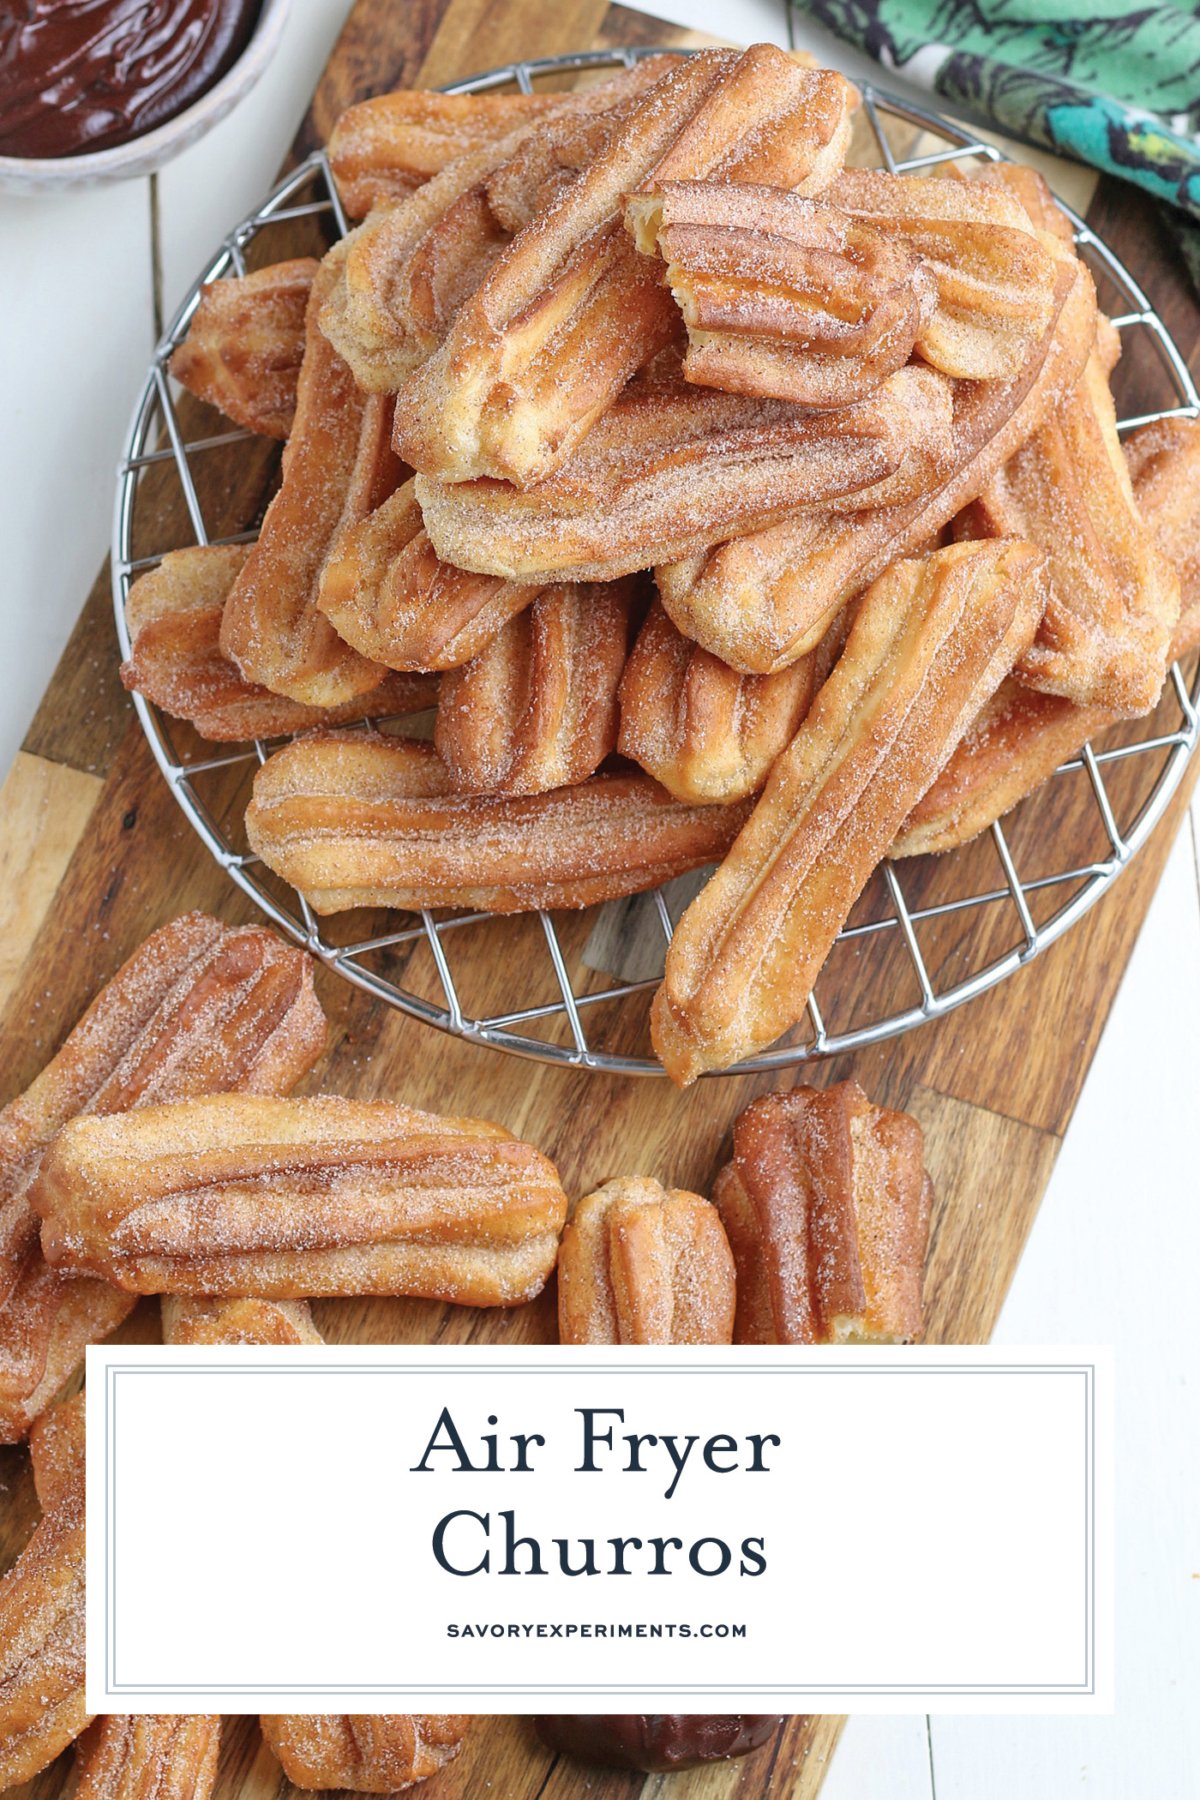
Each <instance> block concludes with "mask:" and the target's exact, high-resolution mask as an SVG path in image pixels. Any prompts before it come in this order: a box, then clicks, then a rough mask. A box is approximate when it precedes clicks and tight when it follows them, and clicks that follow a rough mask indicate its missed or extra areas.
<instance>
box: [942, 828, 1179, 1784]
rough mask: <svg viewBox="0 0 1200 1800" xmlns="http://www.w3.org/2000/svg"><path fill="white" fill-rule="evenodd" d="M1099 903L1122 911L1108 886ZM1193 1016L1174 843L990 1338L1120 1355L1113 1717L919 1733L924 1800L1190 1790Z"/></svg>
mask: <svg viewBox="0 0 1200 1800" xmlns="http://www.w3.org/2000/svg"><path fill="white" fill-rule="evenodd" d="M1108 904H1110V905H1119V904H1120V898H1119V889H1118V892H1117V894H1115V895H1114V896H1113V898H1112V899H1111V900H1110V901H1109V902H1108ZM1056 954H1060V955H1061V954H1064V951H1063V950H1060V951H1058V952H1057V953H1056ZM1198 1020H1200V901H1198V898H1197V890H1196V869H1195V855H1194V846H1193V842H1192V840H1191V836H1190V833H1189V831H1188V830H1187V828H1186V827H1185V828H1184V830H1182V831H1181V832H1180V834H1179V837H1178V839H1177V840H1176V843H1175V846H1174V849H1173V851H1172V854H1171V857H1170V860H1169V862H1168V865H1167V869H1166V872H1165V874H1164V876H1163V880H1162V883H1161V885H1160V887H1159V890H1158V893H1157V895H1156V896H1155V899H1154V902H1153V905H1152V906H1151V909H1150V913H1149V916H1148V918H1147V921H1146V925H1145V928H1144V929H1143V931H1142V935H1141V938H1140V940H1139V942H1138V945H1137V948H1136V950H1135V952H1134V955H1133V959H1132V961H1131V963H1130V965H1129V969H1128V971H1127V973H1126V976H1125V980H1124V982H1123V983H1122V986H1121V989H1120V992H1119V994H1118V996H1117V1000H1116V1003H1115V1006H1114V1008H1113V1013H1112V1017H1111V1019H1110V1021H1109V1025H1108V1029H1107V1030H1106V1032H1105V1034H1104V1037H1103V1039H1102V1041H1101V1043H1100V1047H1099V1050H1098V1051H1097V1054H1096V1058H1095V1061H1094V1063H1093V1065H1092V1069H1091V1073H1090V1075H1089V1077H1088V1081H1087V1084H1086V1086H1085V1088H1084V1091H1083V1095H1082V1098H1081V1100H1080V1103H1079V1107H1078V1110H1077V1113H1076V1116H1075V1119H1074V1121H1073V1122H1072V1125H1071V1128H1070V1131H1069V1133H1068V1136H1067V1139H1066V1143H1065V1146H1064V1148H1063V1152H1062V1155H1061V1157H1060V1159H1059V1162H1058V1166H1057V1168H1056V1169H1055V1172H1054V1176H1053V1178H1052V1180H1051V1183H1050V1188H1049V1191H1048V1193H1047V1196H1046V1199H1045V1201H1044V1203H1043V1205H1042V1208H1041V1211H1040V1213H1039V1215H1038V1219H1037V1223H1036V1225H1035V1227H1034V1230H1033V1233H1032V1236H1031V1238H1030V1242H1029V1245H1028V1248H1027V1249H1026V1252H1025V1256H1024V1258H1023V1260H1022V1262H1021V1265H1020V1268H1019V1269H1018V1271H1017V1277H1016V1280H1015V1282H1014V1284H1013V1288H1012V1291H1011V1293H1010V1295H1009V1299H1008V1302H1007V1304H1006V1305H1005V1308H1004V1311H1003V1314H1002V1315H1001V1319H1000V1324H999V1328H998V1330H997V1332H996V1339H997V1341H998V1342H1008V1343H1026V1344H1028V1343H1047V1344H1053V1343H1088V1342H1098V1343H1112V1344H1114V1345H1115V1347H1116V1357H1117V1431H1118V1440H1117V1711H1116V1714H1115V1716H1113V1717H1111V1718H1095V1719H1086V1718H1076V1719H1072V1718H1059V1719H1055V1718H1014V1719H988V1720H984V1719H977V1718H975V1719H973V1718H945V1717H939V1718H935V1719H934V1720H933V1751H934V1756H933V1766H934V1778H935V1783H936V1794H937V1800H1013V1796H1015V1795H1020V1796H1021V1800H1067V1797H1068V1796H1070V1795H1072V1794H1079V1795H1081V1796H1086V1797H1087V1800H1190V1796H1193V1795H1194V1794H1195V1793H1196V1792H1197V1783H1198V1782H1200V1708H1198V1707H1197V1705H1196V1694H1197V1692H1198V1691H1200V1532H1198V1530H1197V1518H1196V1494H1197V1492H1200V1438H1198V1435H1197V1432H1196V1392H1197V1385H1198V1383H1200V1353H1198V1350H1197V1333H1196V1323H1195V1305H1194V1288H1195V1272H1196V1269H1197V1268H1198V1267H1200V1208H1197V1205H1196V1173H1195V1171H1196V1121H1197V1117H1198V1116H1200V1108H1198V1106H1197V1100H1198V1099H1200V1027H1198V1025H1197V1021H1198ZM1031 1629H1036V1624H1035V1622H1031Z"/></svg>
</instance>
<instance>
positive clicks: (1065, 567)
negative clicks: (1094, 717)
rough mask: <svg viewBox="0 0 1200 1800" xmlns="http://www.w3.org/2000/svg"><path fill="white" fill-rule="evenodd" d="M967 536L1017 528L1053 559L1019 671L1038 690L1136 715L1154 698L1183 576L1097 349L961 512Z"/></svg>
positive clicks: (960, 529) (1005, 533) (958, 524)
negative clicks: (1139, 484) (1121, 435)
mask: <svg viewBox="0 0 1200 1800" xmlns="http://www.w3.org/2000/svg"><path fill="white" fill-rule="evenodd" d="M955 533H956V535H959V536H961V537H964V538H984V537H1013V536H1019V537H1024V538H1027V539H1028V540H1030V541H1031V542H1033V543H1036V544H1038V545H1040V546H1041V547H1042V548H1043V549H1044V550H1045V551H1046V553H1047V555H1048V556H1049V558H1050V597H1049V600H1048V602H1047V606H1046V612H1045V615H1044V616H1043V619H1042V623H1041V625H1040V627H1039V629H1038V634H1037V637H1036V638H1035V640H1034V642H1033V644H1032V645H1031V646H1030V648H1029V650H1028V651H1027V652H1026V654H1025V655H1024V656H1023V657H1022V658H1021V662H1020V665H1019V668H1018V676H1019V678H1020V680H1021V681H1023V682H1024V683H1025V685H1026V686H1028V687H1032V688H1036V689H1037V690H1038V691H1039V692H1041V693H1046V694H1056V695H1060V696H1062V697H1063V698H1065V699H1068V700H1072V701H1074V702H1075V703H1076V704H1077V705H1080V706H1100V707H1103V708H1104V709H1105V710H1107V711H1110V712H1113V713H1116V714H1123V715H1125V716H1127V717H1128V716H1136V715H1137V714H1139V713H1143V712H1146V711H1148V710H1149V708H1150V707H1152V706H1153V705H1154V703H1155V701H1156V700H1157V698H1158V694H1159V690H1160V689H1161V687H1162V684H1163V678H1164V676H1165V674H1166V670H1167V659H1168V651H1169V646H1170V639H1171V632H1172V630H1173V628H1174V625H1175V622H1176V620H1177V618H1178V616H1179V581H1178V577H1177V576H1176V575H1175V572H1174V570H1173V569H1172V568H1171V567H1170V565H1169V564H1168V563H1167V562H1166V560H1165V559H1164V558H1163V557H1162V556H1161V555H1160V554H1159V552H1158V551H1157V549H1156V548H1155V545H1154V541H1153V537H1152V535H1151V533H1150V531H1149V529H1148V527H1147V526H1146V524H1145V523H1144V521H1143V519H1142V517H1141V514H1140V513H1139V511H1138V508H1137V506H1136V505H1135V503H1134V498H1133V490H1132V487H1131V484H1130V479H1129V471H1128V469H1127V467H1126V464H1125V459H1124V457H1123V456H1122V454H1121V446H1120V442H1119V440H1118V438H1117V429H1116V413H1115V409H1114V407H1113V400H1112V394H1111V392H1110V390H1109V385H1108V377H1107V374H1106V373H1105V369H1104V365H1103V363H1102V361H1101V358H1100V356H1099V354H1098V353H1097V352H1096V351H1093V352H1092V354H1091V356H1090V357H1089V358H1088V362H1087V367H1086V368H1085V370H1084V373H1083V376H1082V377H1081V379H1080V381H1079V382H1078V384H1077V385H1076V386H1075V388H1074V389H1072V391H1071V393H1070V394H1069V395H1067V396H1066V397H1065V398H1064V399H1063V400H1062V401H1061V402H1060V403H1059V405H1058V407H1057V408H1056V410H1055V412H1054V414H1053V415H1052V416H1051V417H1050V418H1049V419H1048V420H1047V421H1046V422H1045V423H1044V424H1043V425H1042V427H1041V428H1040V429H1039V430H1038V431H1037V432H1036V433H1035V434H1034V436H1033V437H1032V438H1030V440H1029V441H1028V443H1026V444H1024V445H1022V447H1021V449H1020V450H1018V451H1017V453H1016V455H1015V456H1013V457H1012V458H1010V460H1009V461H1008V462H1007V463H1005V465H1004V467H1003V468H1001V469H999V470H998V471H997V472H996V474H995V475H993V476H992V478H991V480H990V481H989V482H988V484H987V486H986V487H985V488H984V489H983V492H982V493H981V494H980V495H979V497H978V499H976V500H975V501H973V502H972V503H971V505H970V506H968V507H967V509H966V510H965V512H964V513H962V514H961V515H960V517H959V518H958V519H957V520H956V521H955Z"/></svg>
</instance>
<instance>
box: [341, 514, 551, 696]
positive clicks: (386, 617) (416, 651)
mask: <svg viewBox="0 0 1200 1800" xmlns="http://www.w3.org/2000/svg"><path fill="white" fill-rule="evenodd" d="M540 591H541V584H539V583H537V582H534V583H533V584H532V585H530V584H518V583H517V582H513V581H505V580H503V579H502V578H501V577H500V576H498V575H473V574H471V573H470V572H469V571H468V570H466V569H456V568H455V567H454V566H453V564H452V563H446V562H443V561H442V560H441V558H440V557H439V556H438V554H437V552H436V551H435V550H434V548H433V546H432V544H431V543H430V542H429V536H428V533H427V532H426V530H425V527H424V524H423V523H422V520H421V509H420V507H419V506H418V505H417V498H416V493H415V491H414V485H413V483H412V482H411V481H407V482H405V484H404V486H403V487H401V488H397V490H396V492H395V493H394V494H393V495H392V496H391V497H390V498H389V499H388V500H385V501H384V503H383V505H382V506H379V507H377V508H376V509H375V511H374V512H373V513H371V514H369V516H368V517H367V518H365V519H363V520H362V521H361V522H360V523H359V524H357V525H351V526H349V527H348V528H347V529H346V530H345V531H343V532H342V533H341V534H340V536H339V537H338V539H337V542H336V543H335V544H334V547H333V549H332V551H331V552H330V556H329V561H328V562H327V563H326V565H325V568H324V570H323V572H322V575H321V585H320V589H319V591H318V595H317V605H318V606H319V607H320V609H321V611H322V612H323V613H324V614H325V616H326V618H327V619H329V621H330V622H331V624H332V625H333V627H334V630H335V631H337V632H338V633H339V635H340V636H342V637H343V638H345V640H346V642H347V643H348V644H353V646H354V648H355V649H356V650H360V651H361V652H362V654H363V655H364V656H369V657H372V658H373V659H374V660H375V661H376V662H379V663H384V664H386V665H387V667H388V668H390V669H427V670H440V669H456V668H460V667H461V666H462V665H463V664H464V663H467V662H470V661H471V659H472V657H474V656H478V655H479V653H480V651H481V650H483V649H484V648H485V647H486V646H487V645H488V644H490V643H491V641H492V639H493V638H494V637H495V636H496V634H497V632H498V631H500V630H502V629H503V627H504V626H505V625H506V624H507V623H508V621H509V620H510V619H513V618H515V617H516V615H517V614H518V613H519V612H521V611H523V609H524V608H525V607H527V606H529V605H530V604H531V602H532V601H533V600H534V598H535V597H536V595H537V594H538V593H539V592H540Z"/></svg>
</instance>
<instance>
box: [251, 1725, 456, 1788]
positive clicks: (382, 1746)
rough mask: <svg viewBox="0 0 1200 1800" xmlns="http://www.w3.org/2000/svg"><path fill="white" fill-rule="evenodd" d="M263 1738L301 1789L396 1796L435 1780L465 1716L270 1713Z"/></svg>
mask: <svg viewBox="0 0 1200 1800" xmlns="http://www.w3.org/2000/svg"><path fill="white" fill-rule="evenodd" d="M259 1722H260V1724H261V1725H262V1733H263V1737H264V1738H265V1739H266V1741H267V1744H268V1745H269V1747H270V1748H271V1749H272V1750H273V1751H274V1753H275V1755H276V1756H277V1757H278V1758H279V1761H280V1763H281V1764H282V1765H283V1772H284V1774H285V1775H286V1776H287V1778H288V1780H289V1781H294V1782H295V1784H296V1786H297V1787H301V1788H355V1789H357V1790H358V1792H359V1793H362V1794H392V1793H395V1792H396V1790H397V1789H399V1788H406V1787H410V1786H412V1784H413V1783H414V1782H417V1781H424V1780H426V1779H427V1778H428V1777H429V1776H430V1775H436V1774H437V1772H438V1770H439V1769H442V1768H444V1767H445V1766H446V1764H447V1763H448V1762H450V1761H452V1759H453V1758H454V1757H456V1756H457V1755H458V1752H459V1749H460V1748H461V1746H462V1740H463V1737H464V1736H465V1734H466V1731H467V1727H468V1726H469V1725H470V1723H471V1721H470V1717H469V1715H467V1714H463V1713H379V1714H377V1715H374V1716H372V1715H363V1714H357V1713H268V1714H265V1715H264V1716H263V1718H262V1719H261V1720H260V1721H259Z"/></svg>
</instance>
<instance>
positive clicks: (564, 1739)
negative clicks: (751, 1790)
mask: <svg viewBox="0 0 1200 1800" xmlns="http://www.w3.org/2000/svg"><path fill="white" fill-rule="evenodd" d="M783 1719H784V1715H783V1714H781V1713H739V1714H715V1713H562V1714H557V1715H555V1714H548V1715H545V1716H542V1717H539V1718H536V1719H535V1720H534V1724H535V1725H536V1727H537V1732H538V1736H539V1737H540V1738H541V1740H542V1742H543V1743H544V1744H547V1745H548V1746H549V1747H550V1749H551V1750H565V1751H566V1753H567V1755H568V1756H577V1757H579V1758H580V1759H581V1760H582V1761H583V1762H594V1763H604V1764H606V1765H607V1766H608V1767H610V1768H616V1769H645V1770H646V1771H647V1773H652V1772H656V1771H667V1772H669V1771H670V1770H672V1769H690V1768H693V1767H695V1765H696V1764H697V1763H706V1762H721V1761H723V1760H725V1759H726V1758H728V1757H731V1756H745V1755H746V1754H747V1752H748V1751H750V1750H757V1748H758V1746H759V1745H760V1744H765V1743H766V1741H767V1739H768V1738H769V1737H771V1736H772V1735H773V1734H774V1732H775V1730H776V1729H777V1727H778V1726H780V1725H782V1724H783Z"/></svg>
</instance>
